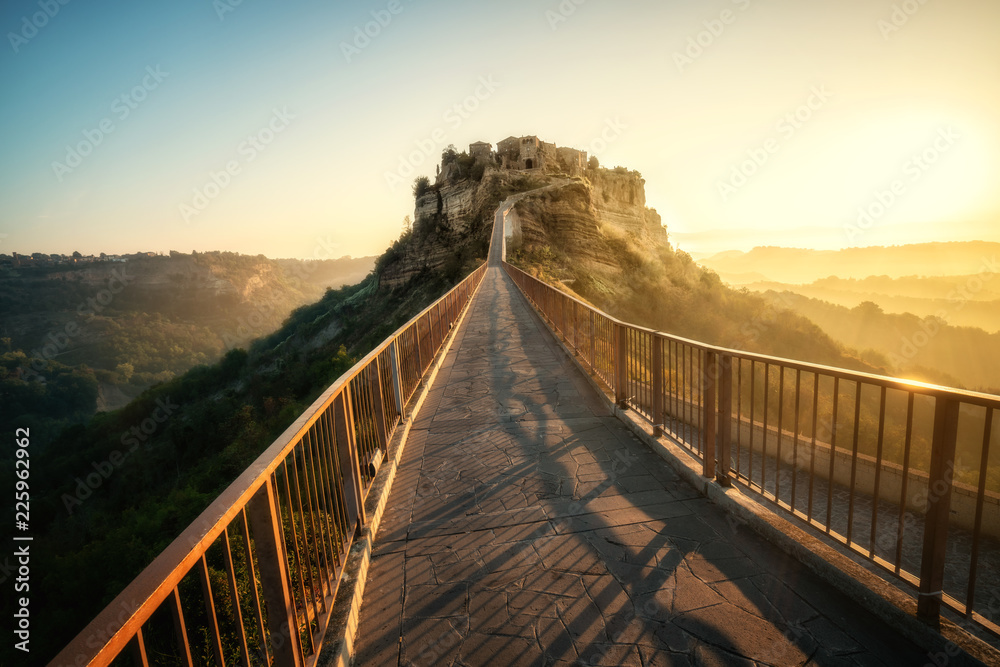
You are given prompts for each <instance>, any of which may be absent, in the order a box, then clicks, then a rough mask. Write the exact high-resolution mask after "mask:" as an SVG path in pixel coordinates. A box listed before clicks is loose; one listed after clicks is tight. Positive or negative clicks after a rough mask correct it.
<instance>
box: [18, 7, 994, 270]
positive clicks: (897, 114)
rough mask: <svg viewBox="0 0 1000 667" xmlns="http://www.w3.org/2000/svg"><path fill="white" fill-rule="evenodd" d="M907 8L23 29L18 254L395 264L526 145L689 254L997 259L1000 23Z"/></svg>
mask: <svg viewBox="0 0 1000 667" xmlns="http://www.w3.org/2000/svg"><path fill="white" fill-rule="evenodd" d="M911 4H912V5H913V7H910V5H909V4H907V3H898V2H893V1H881V0H880V1H879V2H874V3H872V2H862V0H848V1H845V2H842V3H838V4H836V5H832V4H817V3H810V4H803V3H795V2H792V1H791V0H773V1H772V2H768V3H758V2H756V1H755V0H732V1H730V0H720V1H717V2H713V3H710V4H705V3H697V2H694V1H693V0H687V1H683V2H676V3H671V4H670V5H669V6H664V5H662V3H654V2H640V3H633V4H631V5H629V6H627V7H625V6H622V5H603V4H600V3H582V4H576V3H570V2H567V3H561V4H560V3H558V2H554V1H553V2H551V3H546V4H544V5H536V4H534V3H529V2H527V1H525V0H519V1H515V2H510V3H506V4H504V5H502V6H500V5H488V4H475V5H468V4H459V3H457V2H452V1H442V2H435V3H426V4H420V3H412V2H410V0H398V1H397V0H387V1H383V2H366V3H355V4H352V5H351V6H343V5H337V6H327V5H320V4H318V3H312V2H301V1H298V2H288V3H283V4H282V5H280V6H271V5H259V4H253V3H246V2H243V3H236V2H228V1H227V0H220V1H219V2H216V3H214V4H213V3H208V2H192V1H190V0H188V1H184V2H177V3H173V4H171V5H169V6H135V5H133V4H131V3H127V2H121V1H119V2H105V3H101V4H100V5H95V4H87V3H69V4H66V5H62V4H58V3H56V4H55V5H54V7H56V8H57V9H56V11H55V13H54V14H51V15H49V14H45V13H44V12H43V11H42V10H41V9H40V5H39V4H38V3H37V2H33V1H17V2H11V3H7V4H6V5H5V6H4V7H3V9H0V26H2V27H3V28H4V31H3V32H4V34H5V36H6V42H7V43H6V45H5V46H4V47H3V49H0V52H2V53H3V55H2V56H0V78H2V80H3V81H4V82H5V83H6V84H7V86H6V87H7V89H8V90H16V91H18V94H17V95H10V96H7V97H6V98H5V100H4V101H3V102H2V103H0V120H2V124H3V130H2V134H0V142H2V144H3V146H4V148H5V151H4V154H5V156H6V159H5V160H4V161H3V167H2V169H0V200H2V201H3V202H4V204H3V208H2V210H0V252H3V253H8V254H9V253H11V252H19V253H24V254H28V253H31V252H47V253H53V252H55V253H65V254H69V253H71V252H73V251H75V250H78V251H80V252H82V253H84V254H96V253H99V252H108V253H125V252H135V251H137V250H153V251H158V252H166V251H168V250H177V251H180V252H191V250H198V251H206V250H231V251H234V252H241V253H245V254H264V255H266V256H268V257H298V258H311V257H320V258H327V257H340V256H343V255H351V256H354V257H359V256H367V255H374V254H379V253H381V252H382V251H383V250H384V249H385V247H386V246H387V245H388V244H389V243H390V242H391V241H392V240H393V239H394V238H396V237H397V236H398V234H399V231H400V229H401V225H402V218H403V216H404V215H408V214H409V215H412V196H411V194H410V184H411V183H412V181H413V179H414V178H415V177H416V176H419V175H426V176H430V177H432V178H433V177H434V168H435V165H436V164H437V163H438V161H439V157H440V154H441V151H442V149H444V148H445V147H446V146H447V145H448V144H454V145H456V146H457V147H458V148H459V150H464V149H466V148H467V147H468V144H469V143H471V142H473V141H478V140H482V141H489V142H491V143H494V144H496V142H497V141H499V140H501V139H503V138H505V137H507V136H509V135H525V134H534V135H537V136H539V137H541V138H542V139H544V140H546V141H550V142H555V143H557V144H559V145H563V146H572V147H576V148H580V149H583V150H587V151H589V152H590V153H591V154H594V155H596V156H597V157H598V159H599V160H600V161H601V163H602V164H603V165H605V166H615V165H621V166H625V167H628V168H630V169H636V170H638V171H640V172H642V174H643V176H644V178H645V179H646V190H647V198H648V201H647V203H648V205H650V206H652V207H654V208H656V209H657V210H658V211H659V213H660V214H661V215H662V217H663V221H664V223H665V224H666V225H667V228H668V233H669V234H670V236H671V239H672V241H673V242H674V243H675V244H676V245H677V246H679V247H680V248H682V249H684V250H686V251H689V252H696V253H701V254H710V253H712V252H717V251H719V250H728V249H749V248H750V247H753V246H758V245H777V244H780V245H785V246H795V247H811V248H820V249H833V248H838V247H850V246H861V245H891V244H902V243H918V242H926V241H931V240H938V241H950V240H974V239H983V240H998V239H1000V232H998V231H997V230H998V229H1000V224H998V222H1000V193H998V192H997V191H996V190H995V188H994V187H993V186H994V184H995V183H996V182H998V181H1000V129H998V123H997V120H996V119H997V118H1000V86H998V85H997V83H998V82H1000V42H997V40H995V39H994V35H993V27H994V26H996V25H998V20H1000V5H997V4H996V3H991V2H988V0H962V1H957V2H952V3H948V4H943V3H928V4H923V5H921V4H919V3H911ZM903 5H906V6H907V7H909V8H910V9H911V10H912V11H911V12H910V13H906V12H905V11H904V10H903V9H900V7H902V6H903ZM366 31H367V34H366ZM931 44H932V45H934V48H933V49H931V48H928V45H931ZM550 63H551V64H550ZM84 153H86V154H84ZM866 212H867V217H866ZM782 239H791V240H792V241H793V242H791V243H789V242H784V243H782V242H780V241H781V240H782Z"/></svg>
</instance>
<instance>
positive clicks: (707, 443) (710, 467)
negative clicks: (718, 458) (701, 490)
mask: <svg viewBox="0 0 1000 667" xmlns="http://www.w3.org/2000/svg"><path fill="white" fill-rule="evenodd" d="M718 372H719V371H718V369H717V368H716V366H715V352H713V351H712V350H705V365H704V367H703V369H702V378H701V439H702V447H701V451H702V457H703V458H702V473H701V474H702V476H703V477H708V478H712V477H715V378H716V377H717V375H718Z"/></svg>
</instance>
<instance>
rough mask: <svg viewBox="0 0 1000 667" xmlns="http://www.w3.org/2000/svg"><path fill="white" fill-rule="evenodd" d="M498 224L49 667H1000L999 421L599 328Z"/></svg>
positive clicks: (877, 383) (856, 380)
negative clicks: (442, 288) (480, 251)
mask: <svg viewBox="0 0 1000 667" xmlns="http://www.w3.org/2000/svg"><path fill="white" fill-rule="evenodd" d="M512 204H513V200H508V201H507V202H505V203H504V204H503V205H502V206H501V207H500V209H499V210H498V211H497V222H496V224H495V225H494V241H493V244H492V246H491V251H490V258H489V261H488V262H487V263H486V264H484V265H483V266H482V267H480V268H479V269H477V270H476V271H475V272H474V273H473V274H471V275H470V276H469V277H468V278H466V279H465V280H464V281H463V282H462V283H461V284H459V285H458V286H457V287H455V288H454V289H453V290H452V291H451V292H449V293H448V294H446V295H445V296H444V297H442V298H441V299H440V300H439V301H438V302H436V303H435V304H433V305H432V306H430V307H429V308H428V309H427V310H425V311H424V312H423V313H421V314H420V315H418V316H417V317H416V318H414V319H413V320H412V321H411V322H409V323H407V324H406V325H405V326H403V327H402V328H401V329H400V330H399V331H397V332H396V333H395V334H394V335H393V336H391V337H390V338H389V339H387V340H386V341H385V342H384V343H383V344H382V345H381V346H379V347H378V348H377V349H375V350H374V351H373V352H372V353H371V354H369V355H368V356H367V357H365V358H364V359H363V360H361V361H360V362H359V363H358V364H357V365H356V366H355V367H354V368H353V369H352V370H351V371H349V372H348V373H347V374H345V375H344V376H343V377H341V378H339V379H338V380H337V381H336V382H335V383H334V384H333V385H332V386H331V387H330V388H329V389H328V390H327V391H326V392H325V393H324V394H323V395H322V396H320V398H318V399H317V401H316V402H315V403H314V405H313V406H312V407H311V408H310V409H309V410H308V411H307V412H306V413H304V414H303V415H301V416H300V417H299V419H298V420H297V421H296V422H295V423H294V424H292V425H291V426H290V427H289V428H288V430H287V431H286V432H285V433H284V434H283V435H282V436H281V437H280V438H279V439H278V440H277V441H275V442H274V443H273V444H272V445H271V446H270V447H269V448H268V449H267V450H266V451H265V452H264V453H263V454H262V455H261V456H260V458H258V460H257V461H256V462H255V463H254V464H253V465H252V466H251V467H250V468H248V469H247V470H246V471H245V472H244V473H243V475H241V476H240V477H239V478H238V479H237V480H236V481H235V482H234V483H233V484H232V485H231V486H230V487H229V488H228V489H227V490H226V491H225V492H224V493H223V494H222V495H221V496H220V497H219V498H218V499H217V500H216V501H215V502H214V503H213V504H212V505H211V506H209V508H207V509H206V510H205V512H204V513H203V514H202V515H201V516H200V517H199V518H198V519H197V520H196V521H195V522H194V523H193V524H192V525H191V526H189V527H188V528H187V529H186V530H185V531H184V533H183V534H182V535H181V536H180V537H178V538H177V540H175V541H174V542H173V543H172V544H171V545H170V546H169V547H168V548H167V549H166V550H165V551H164V552H163V554H161V555H160V556H159V557H158V558H157V559H156V560H155V561H154V562H153V563H152V564H151V565H150V566H149V567H148V568H147V569H146V570H145V571H144V572H143V573H142V574H141V575H140V576H139V577H138V578H137V579H136V580H135V581H134V582H133V583H132V584H131V585H130V586H129V587H128V588H126V590H125V591H123V592H122V593H121V595H119V597H118V598H117V599H116V600H115V601H114V602H112V603H111V604H110V605H109V606H108V608H107V609H106V610H105V611H104V612H102V614H101V615H99V616H98V617H97V618H96V619H94V620H93V622H92V623H91V624H90V625H89V626H88V627H87V628H86V629H84V630H83V632H81V633H80V635H79V636H78V637H77V639H76V640H74V642H72V643H71V644H70V645H69V646H67V647H66V648H65V649H64V650H63V651H62V652H61V653H60V654H59V655H58V656H57V657H56V659H55V660H54V661H53V663H52V664H54V665H80V664H97V665H105V664H112V663H115V664H128V662H129V661H132V662H134V663H135V664H137V665H143V666H144V665H156V664H171V665H173V664H181V665H196V664H197V665H201V664H206V665H210V664H216V665H232V664H238V665H248V666H249V665H268V664H276V665H296V666H299V665H301V666H304V667H308V666H312V665H328V664H346V663H347V662H348V661H350V660H352V659H353V660H354V661H355V664H364V665H368V664H371V665H389V664H399V665H485V664H491V665H522V664H525V665H527V664H537V665H549V664H551V665H559V664H567V665H568V664H608V665H661V664H662V665H667V664H720V665H729V664H747V665H751V664H761V665H792V664H818V665H827V664H837V665H840V664H844V665H851V664H858V665H873V664H874V665H878V664H885V665H895V664H918V665H919V664H925V663H927V662H933V661H937V662H938V663H939V664H941V662H940V661H942V660H947V661H948V664H974V662H973V661H974V660H975V659H978V660H980V661H983V662H987V663H989V662H991V661H995V660H997V659H998V658H1000V653H997V652H996V651H995V650H994V649H993V648H992V646H991V642H992V641H993V639H992V637H993V636H994V634H995V632H996V630H997V629H998V628H997V625H996V624H995V621H996V618H997V617H996V614H995V610H1000V579H998V571H1000V567H998V554H1000V548H998V547H997V538H998V536H1000V509H998V508H1000V505H998V499H1000V496H998V495H997V494H996V493H995V491H996V489H994V488H993V487H992V486H991V478H990V475H988V474H986V471H989V470H991V466H992V465H994V464H993V463H992V462H991V460H990V453H991V445H992V446H993V448H995V447H996V446H997V444H996V443H995V442H994V440H995V439H996V438H995V437H994V434H995V432H996V430H995V429H993V428H992V427H993V425H994V417H995V408H997V407H1000V401H998V399H996V397H991V396H986V395H982V394H974V393H968V392H961V391H957V390H950V389H946V388H941V387H932V386H928V385H920V384H915V383H911V382H905V381H902V380H896V379H892V378H884V377H878V376H871V375H865V374H861V373H855V372H850V371H846V370H843V369H836V368H827V367H821V366H816V365H812V364H805V363H800V362H794V361H789V360H784V359H776V358H771V357H764V356H761V355H754V354H748V353H744V352H740V351H736V350H726V349H723V348H716V347H712V346H708V345H704V344H701V343H698V342H695V341H688V340H684V339H680V338H676V337H673V336H668V335H666V334H662V333H658V332H653V331H649V330H646V329H642V328H640V327H635V326H632V325H629V324H626V323H623V322H619V321H617V320H614V319H613V318H610V317H608V316H607V315H605V314H603V313H601V312H599V311H596V310H594V309H592V308H591V307H589V306H588V305H587V304H584V303H582V302H580V301H577V300H575V299H573V298H571V297H569V296H568V295H566V294H564V293H563V292H560V291H559V290H556V289H554V288H552V287H550V286H548V285H546V284H544V283H541V282H539V281H537V280H535V279H534V278H532V277H531V276H528V275H526V274H524V273H522V272H521V271H519V270H518V269H516V268H514V267H512V266H510V265H507V264H506V263H505V262H503V255H504V244H505V237H504V232H503V230H504V224H503V222H504V218H505V215H506V213H507V212H508V211H509V209H510V207H511V206H512ZM994 450H995V449H994ZM973 454H974V455H975V456H977V457H978V458H977V463H979V464H980V465H979V467H978V470H981V471H984V472H983V474H978V475H973V476H972V478H971V479H970V476H969V475H968V474H963V475H958V474H956V470H957V465H956V462H958V461H961V460H966V461H967V460H969V457H970V456H972V455H973ZM963 457H964V459H963ZM974 635H976V636H979V637H984V638H985V639H986V641H983V640H982V639H977V638H976V637H975V636H974Z"/></svg>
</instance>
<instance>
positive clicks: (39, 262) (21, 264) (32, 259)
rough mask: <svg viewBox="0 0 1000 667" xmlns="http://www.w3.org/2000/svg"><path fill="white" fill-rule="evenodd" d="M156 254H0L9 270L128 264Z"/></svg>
mask: <svg viewBox="0 0 1000 667" xmlns="http://www.w3.org/2000/svg"><path fill="white" fill-rule="evenodd" d="M157 254H158V253H155V252H135V253H132V254H130V255H108V254H105V253H103V252H102V253H101V254H100V255H81V254H80V253H78V252H74V253H73V254H72V255H60V254H57V253H53V254H51V255H50V254H47V253H44V252H33V253H31V254H30V255H21V254H19V253H16V252H15V253H13V254H10V255H7V254H0V267H9V268H46V267H53V266H77V265H83V264H93V263H94V262H127V261H129V260H130V259H145V258H147V257H156V255H157Z"/></svg>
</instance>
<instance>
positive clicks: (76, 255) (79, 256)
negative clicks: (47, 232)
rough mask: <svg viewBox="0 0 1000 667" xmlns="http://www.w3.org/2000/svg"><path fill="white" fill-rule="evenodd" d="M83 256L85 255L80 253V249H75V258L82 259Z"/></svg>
mask: <svg viewBox="0 0 1000 667" xmlns="http://www.w3.org/2000/svg"><path fill="white" fill-rule="evenodd" d="M82 257H83V255H81V254H80V251H79V250H74V251H73V259H80V258H82Z"/></svg>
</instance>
